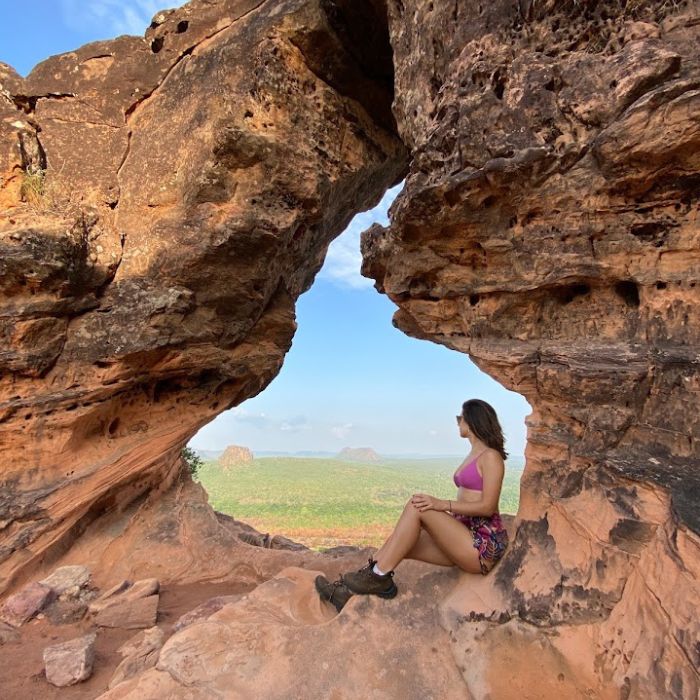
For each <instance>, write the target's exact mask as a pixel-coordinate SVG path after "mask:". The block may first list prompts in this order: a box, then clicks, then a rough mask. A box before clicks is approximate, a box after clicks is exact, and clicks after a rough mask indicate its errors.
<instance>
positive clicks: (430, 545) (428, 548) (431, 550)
mask: <svg viewBox="0 0 700 700" xmlns="http://www.w3.org/2000/svg"><path fill="white" fill-rule="evenodd" d="M421 525H422V524H421ZM468 534H469V533H467V536H468ZM393 536H394V533H393V532H392V533H391V534H390V535H389V537H387V539H386V541H385V542H384V544H383V545H382V546H381V548H380V549H378V550H377V551H376V552H375V554H374V559H375V560H378V559H379V558H380V556H381V555H382V554H386V546H387V544H388V543H389V541H390V540H391V538H392V537H393ZM404 559H415V560H416V561H424V562H427V563H428V564H436V565H437V566H455V563H454V562H453V561H452V560H451V559H450V558H449V557H448V556H447V555H446V554H445V552H443V551H442V550H441V549H440V547H438V546H437V545H436V544H435V541H434V540H433V538H432V537H431V536H430V533H428V531H427V530H425V529H421V531H420V534H419V535H418V541H417V542H416V543H415V544H414V545H413V547H412V548H411V550H410V551H409V552H408V554H407V555H406V556H405V557H404ZM379 568H380V569H381V566H380V567H379ZM382 571H384V569H382Z"/></svg>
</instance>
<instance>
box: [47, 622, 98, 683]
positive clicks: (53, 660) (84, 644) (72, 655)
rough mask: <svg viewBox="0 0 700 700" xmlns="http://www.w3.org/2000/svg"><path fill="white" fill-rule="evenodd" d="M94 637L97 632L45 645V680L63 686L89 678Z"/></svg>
mask: <svg viewBox="0 0 700 700" xmlns="http://www.w3.org/2000/svg"><path fill="white" fill-rule="evenodd" d="M96 638H97V634H96V633H95V632H90V633H89V634H86V635H85V636H83V637H78V638H77V639H71V640H69V641H67V642H63V643H62V644H54V645H53V646H50V647H46V649H44V667H45V671H46V680H47V681H49V683H52V684H53V685H56V686H58V687H64V686H67V685H73V684H75V683H78V682H80V681H84V680H86V679H87V678H90V676H91V675H92V664H93V661H94V659H95V640H96Z"/></svg>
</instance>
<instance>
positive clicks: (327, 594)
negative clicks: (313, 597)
mask: <svg viewBox="0 0 700 700" xmlns="http://www.w3.org/2000/svg"><path fill="white" fill-rule="evenodd" d="M314 584H315V586H316V590H317V591H318V594H319V595H320V596H321V598H322V600H327V601H328V602H329V603H331V604H332V605H334V606H335V609H336V610H337V611H338V612H340V611H341V610H342V609H343V607H344V605H345V603H347V602H348V601H349V600H350V598H352V591H350V590H349V589H348V587H347V586H346V585H345V584H344V583H343V580H342V579H338V580H336V581H333V583H331V582H330V581H329V580H328V579H327V578H326V577H325V576H320V575H319V576H317V577H316V578H315V580H314Z"/></svg>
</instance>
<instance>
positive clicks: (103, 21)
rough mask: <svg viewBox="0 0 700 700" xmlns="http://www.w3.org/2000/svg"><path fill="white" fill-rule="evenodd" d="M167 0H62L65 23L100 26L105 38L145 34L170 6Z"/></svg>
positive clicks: (83, 27) (78, 26)
mask: <svg viewBox="0 0 700 700" xmlns="http://www.w3.org/2000/svg"><path fill="white" fill-rule="evenodd" d="M184 4H185V3H184V2H182V3H179V4H177V3H176V4H174V5H168V3H167V2H164V0H61V10H62V11H63V19H64V21H65V23H66V24H67V25H68V26H69V27H70V28H71V29H74V30H77V31H85V30H87V29H90V30H94V29H95V28H99V29H101V30H103V31H104V38H108V37H109V36H118V35H120V34H135V35H137V36H143V33H144V32H145V31H146V27H148V25H149V24H150V23H151V19H152V18H153V16H154V15H156V14H157V13H158V12H160V11H161V10H163V9H166V8H168V7H180V6H181V5H184Z"/></svg>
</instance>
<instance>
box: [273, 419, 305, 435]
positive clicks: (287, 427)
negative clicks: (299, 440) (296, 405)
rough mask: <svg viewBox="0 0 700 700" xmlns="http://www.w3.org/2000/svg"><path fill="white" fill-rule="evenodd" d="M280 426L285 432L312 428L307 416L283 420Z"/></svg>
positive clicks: (298, 431)
mask: <svg viewBox="0 0 700 700" xmlns="http://www.w3.org/2000/svg"><path fill="white" fill-rule="evenodd" d="M279 428H280V430H281V431H282V432H284V433H300V432H301V431H302V430H311V425H310V424H309V423H308V422H307V420H306V416H294V417H293V418H288V419H287V420H283V421H282V422H281V423H280V426H279Z"/></svg>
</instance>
